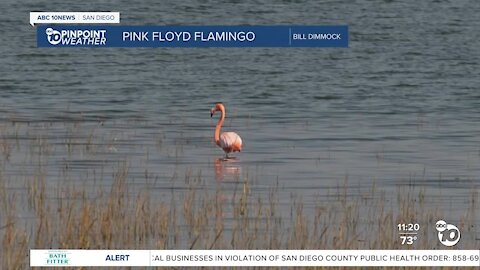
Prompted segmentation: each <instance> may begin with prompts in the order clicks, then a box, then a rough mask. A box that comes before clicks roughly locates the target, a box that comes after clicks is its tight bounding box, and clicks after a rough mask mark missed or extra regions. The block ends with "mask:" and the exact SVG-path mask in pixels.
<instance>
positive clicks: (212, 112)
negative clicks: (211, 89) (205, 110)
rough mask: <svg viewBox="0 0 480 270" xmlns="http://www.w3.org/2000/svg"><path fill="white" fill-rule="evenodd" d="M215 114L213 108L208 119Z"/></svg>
mask: <svg viewBox="0 0 480 270" xmlns="http://www.w3.org/2000/svg"><path fill="white" fill-rule="evenodd" d="M214 113H215V108H213V109H211V110H210V117H213V114H214Z"/></svg>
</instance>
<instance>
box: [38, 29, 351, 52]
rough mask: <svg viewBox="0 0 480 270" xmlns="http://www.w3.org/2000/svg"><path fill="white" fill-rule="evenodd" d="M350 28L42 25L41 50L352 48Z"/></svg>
mask: <svg viewBox="0 0 480 270" xmlns="http://www.w3.org/2000/svg"><path fill="white" fill-rule="evenodd" d="M348 38H349V37H348V26H346V25H338V26H283V25H282V26H240V25H238V26H116V25H115V26H114V25H82V26H79V25H41V26H38V27H37V46H38V47H184V48H186V47H281V48H282V47H285V48H287V47H348Z"/></svg>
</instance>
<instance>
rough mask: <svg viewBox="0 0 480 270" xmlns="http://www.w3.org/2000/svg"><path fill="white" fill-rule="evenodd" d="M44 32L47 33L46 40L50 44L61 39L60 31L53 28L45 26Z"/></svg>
mask: <svg viewBox="0 0 480 270" xmlns="http://www.w3.org/2000/svg"><path fill="white" fill-rule="evenodd" d="M45 33H46V34H47V40H48V42H49V43H50V44H52V45H57V44H58V43H60V41H62V34H61V33H60V31H57V30H53V28H47V29H46V30H45Z"/></svg>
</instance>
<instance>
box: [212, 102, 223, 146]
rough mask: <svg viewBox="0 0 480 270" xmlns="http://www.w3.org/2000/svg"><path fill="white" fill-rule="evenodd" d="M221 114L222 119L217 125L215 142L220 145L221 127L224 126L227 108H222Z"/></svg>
mask: <svg viewBox="0 0 480 270" xmlns="http://www.w3.org/2000/svg"><path fill="white" fill-rule="evenodd" d="M220 112H221V116H220V119H218V122H217V126H216V127H215V137H214V139H215V143H216V144H217V145H218V146H220V129H221V128H222V125H223V121H224V120H225V109H223V108H222V109H221V110H220Z"/></svg>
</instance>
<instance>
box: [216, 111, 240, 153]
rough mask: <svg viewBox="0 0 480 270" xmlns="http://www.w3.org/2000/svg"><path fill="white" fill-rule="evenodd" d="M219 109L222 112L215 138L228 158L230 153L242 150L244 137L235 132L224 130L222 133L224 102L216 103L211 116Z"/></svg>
mask: <svg viewBox="0 0 480 270" xmlns="http://www.w3.org/2000/svg"><path fill="white" fill-rule="evenodd" d="M218 111H220V112H221V113H222V114H221V116H220V119H219V120H218V122H217V126H216V128H215V136H214V139H215V143H216V144H217V145H218V146H219V147H220V148H222V149H223V151H224V152H225V159H228V158H229V157H228V153H231V152H241V151H242V138H240V136H238V134H237V133H235V132H223V133H222V134H221V135H220V129H221V128H222V125H223V121H224V120H225V106H223V104H222V103H217V104H215V107H213V108H212V109H211V110H210V117H212V116H213V114H214V113H215V112H218Z"/></svg>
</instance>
